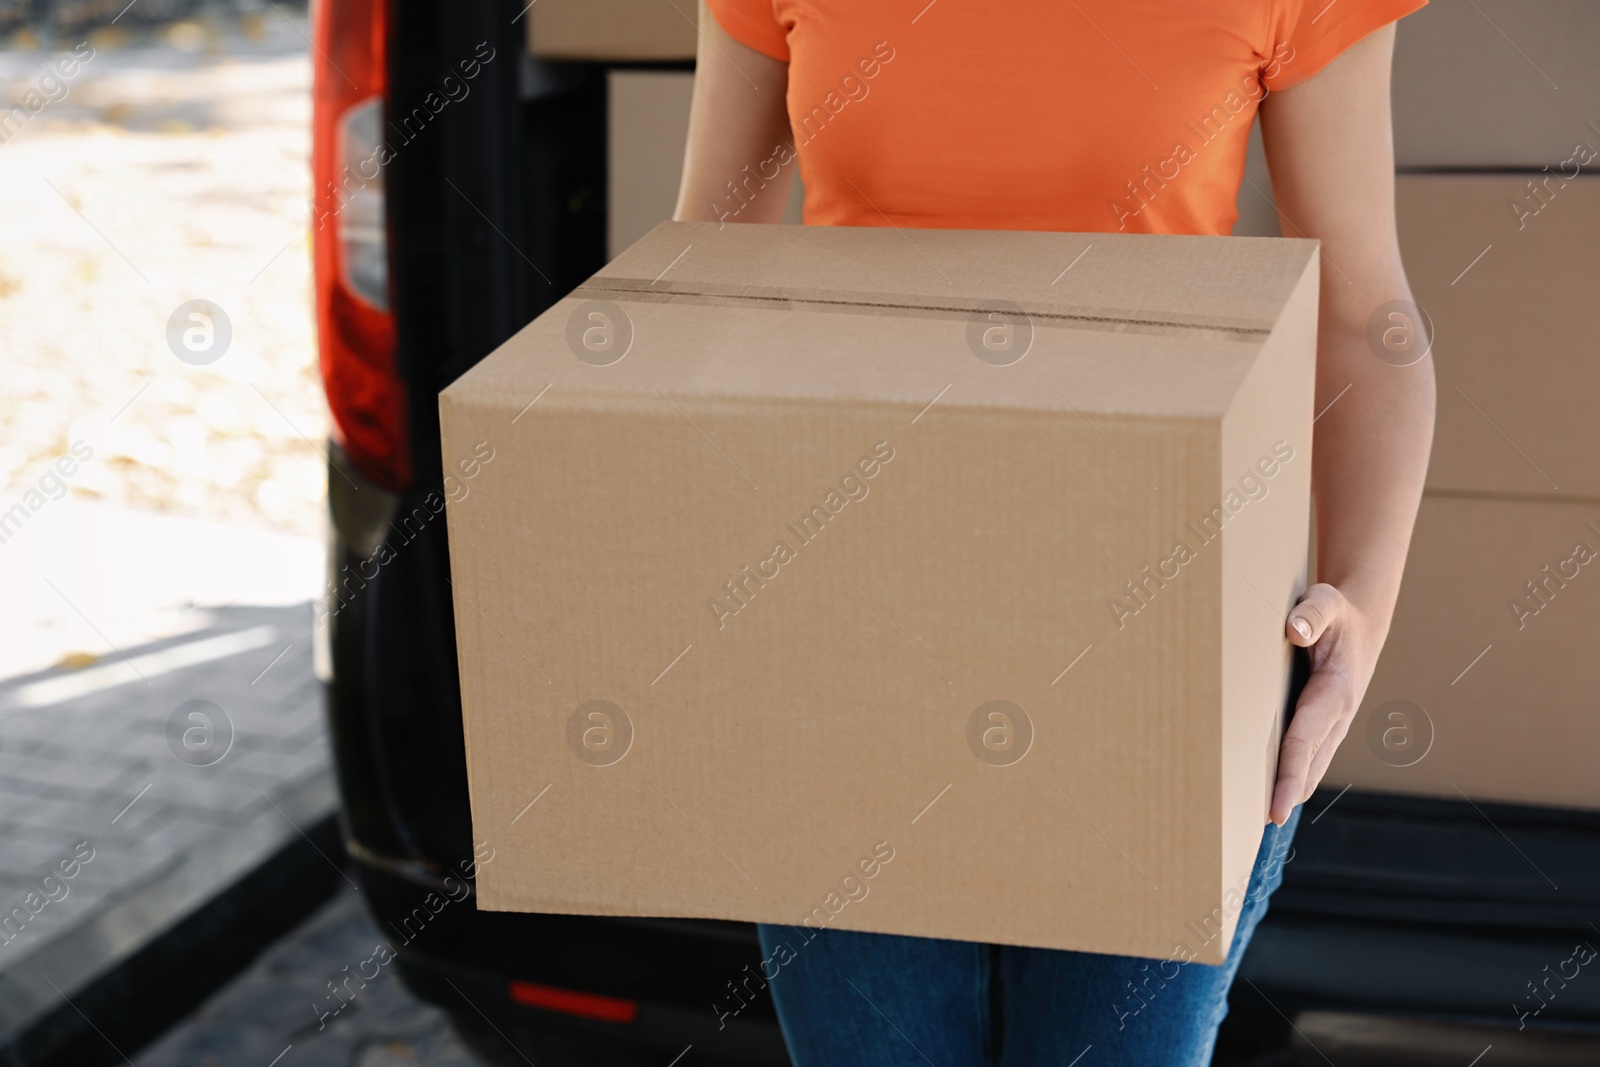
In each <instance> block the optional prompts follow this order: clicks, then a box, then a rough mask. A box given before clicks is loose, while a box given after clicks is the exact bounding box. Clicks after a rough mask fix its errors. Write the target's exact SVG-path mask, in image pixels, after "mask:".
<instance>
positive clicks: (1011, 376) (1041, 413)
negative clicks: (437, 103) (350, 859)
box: [440, 223, 1319, 962]
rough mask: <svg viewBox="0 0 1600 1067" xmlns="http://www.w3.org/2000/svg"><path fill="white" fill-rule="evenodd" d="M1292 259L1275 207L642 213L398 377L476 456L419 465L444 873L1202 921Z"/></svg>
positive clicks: (516, 889)
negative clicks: (1019, 214) (432, 369)
mask: <svg viewBox="0 0 1600 1067" xmlns="http://www.w3.org/2000/svg"><path fill="white" fill-rule="evenodd" d="M1069 268H1070V269H1069ZM1318 276H1319V264H1318V257H1317V255H1316V252H1315V249H1314V246H1313V245H1312V244H1311V243H1310V242H1307V241H1299V240H1282V239H1242V238H1240V239H1234V238H1211V237H1157V236H1124V235H1106V234H1091V235H1079V234H1045V233H986V232H961V231H933V230H917V231H905V232H903V233H902V232H897V231H895V230H892V229H887V228H884V229H876V228H867V229H855V228H834V227H819V228H810V227H790V226H756V225H730V226H726V227H722V228H719V227H718V226H716V225H715V224H699V223H665V224H662V225H661V226H659V227H657V228H656V229H654V230H653V231H651V232H650V233H649V234H648V235H647V236H645V237H644V238H643V239H642V240H640V241H639V242H638V243H637V244H635V245H633V246H632V247H631V248H629V249H628V250H627V251H626V252H624V253H623V254H622V255H621V256H620V257H619V258H617V259H616V260H615V261H614V262H613V263H612V264H610V265H609V266H608V267H606V268H605V269H604V270H602V271H601V272H600V273H599V274H597V275H596V276H594V277H593V278H592V279H590V280H589V281H588V282H587V283H585V284H584V285H583V286H581V287H579V289H578V290H576V291H575V292H574V293H572V294H571V295H570V296H569V297H567V298H566V299H564V300H562V301H561V302H560V303H558V304H557V305H555V306H554V307H553V308H551V309H550V310H549V311H547V312H546V313H545V314H543V315H541V316H540V317H539V318H538V319H536V320H535V321H534V322H532V323H531V324H529V325H528V326H527V327H525V328H524V329H523V330H522V331H521V332H519V333H518V334H517V335H516V336H515V337H513V338H512V339H511V340H509V341H508V342H506V344H505V345H503V346H502V347H501V348H500V349H498V350H497V351H496V352H494V353H493V354H491V355H490V356H489V357H487V358H486V359H484V360H483V361H482V362H480V363H479V364H478V365H477V366H475V367H474V368H472V369H471V370H470V371H468V372H467V373H466V374H465V375H463V376H462V377H461V378H460V379H459V380H458V381H456V382H455V383H454V384H452V385H451V386H450V387H449V388H448V389H446V390H445V391H444V393H443V394H442V395H441V397H440V413H441V419H442V432H443V448H444V455H445V458H446V462H447V464H449V463H450V461H451V459H452V457H455V456H457V455H463V456H466V455H472V454H475V453H474V449H481V447H483V446H485V445H486V446H487V447H489V448H492V449H493V450H494V454H495V457H496V458H495V459H494V462H493V464H492V465H485V466H484V468H483V470H482V472H481V473H480V474H479V476H478V479H479V480H478V482H477V483H476V485H475V489H474V492H473V493H472V494H471V495H470V496H469V497H465V498H463V499H461V500H460V501H457V502H453V503H452V504H451V505H450V508H449V531H450V547H451V560H452V581H453V584H454V589H455V617H456V627H457V640H458V645H459V654H460V663H461V684H462V697H463V702H464V714H465V724H466V735H467V747H468V772H469V779H470V784H471V794H472V805H473V821H474V831H475V833H476V835H477V837H478V839H480V840H487V841H489V842H490V843H491V844H492V845H493V846H494V847H495V849H496V855H497V858H496V861H495V863H494V864H493V865H490V866H485V867H484V868H483V869H482V870H481V872H480V876H479V880H478V892H479V903H480V906H482V907H485V908H490V909H495V910H527V911H539V912H556V913H579V914H601V915H645V916H651V915H653V916H685V917H709V918H723V919H737V920H762V921H768V922H776V923H792V924H795V925H796V926H797V927H799V928H801V929H804V928H806V927H810V928H817V927H819V926H831V927H836V928H848V929H860V930H877V931H887V932H894V933H904V934H917V935H928V936H939V937H955V938H969V939H976V940H987V941H996V942H1004V943H1012V944H1028V945H1040V946H1048V947H1055V948H1072V949H1085V950H1091V951H1098V952H1115V953H1127V954H1134V955H1145V956H1162V957H1167V956H1170V955H1171V954H1172V953H1173V951H1174V947H1175V946H1180V945H1186V946H1188V949H1189V951H1190V952H1192V958H1194V959H1197V960H1201V961H1207V962H1218V961H1220V960H1221V959H1222V958H1223V956H1224V953H1225V950H1226V947H1227V944H1228V941H1229V939H1230V938H1231V935H1232V930H1233V928H1234V924H1235V922H1236V919H1237V916H1238V909H1239V906H1240V904H1241V895H1242V893H1243V892H1244V889H1245V887H1246V884H1247V879H1248V875H1249V872H1250V869H1251V865H1252V861H1253V860H1254V857H1255V854H1256V850H1257V847H1258V845H1259V842H1260V839H1261V832H1262V827H1263V824H1264V822H1265V816H1266V809H1267V802H1268V797H1269V791H1270V788H1271V783H1272V780H1273V772H1274V768H1275V764H1276V756H1277V746H1278V741H1279V738H1280V736H1281V731H1282V728H1283V705H1284V698H1285V694H1286V692H1287V688H1288V678H1289V667H1290V650H1289V646H1288V644H1287V642H1286V641H1285V640H1284V637H1283V626H1284V613H1285V612H1286V611H1287V610H1288V608H1289V607H1290V606H1291V605H1292V604H1293V603H1294V601H1295V599H1296V597H1297V596H1298V594H1299V593H1300V592H1301V591H1302V590H1303V588H1304V583H1305V562H1306V539H1307V516H1308V492H1309V478H1310V469H1311V463H1310V460H1311V455H1310V444H1311V422H1312V417H1313V410H1312V409H1313V371H1314V359H1315V342H1316V311H1317V307H1316V304H1317V294H1318ZM485 479H487V480H485Z"/></svg>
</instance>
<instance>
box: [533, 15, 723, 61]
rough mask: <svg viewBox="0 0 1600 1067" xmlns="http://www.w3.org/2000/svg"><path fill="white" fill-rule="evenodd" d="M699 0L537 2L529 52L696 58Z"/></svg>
mask: <svg viewBox="0 0 1600 1067" xmlns="http://www.w3.org/2000/svg"><path fill="white" fill-rule="evenodd" d="M698 13H699V4H698V2H696V0H538V3H536V4H533V5H532V6H531V7H529V8H528V11H527V16H526V17H527V20H528V51H529V52H531V53H533V54H534V55H535V56H537V57H539V58H540V59H588V60H601V61H606V60H616V61H633V60H664V59H693V58H694V53H695V46H696V44H697V42H698V40H699V34H698V32H697V31H696V29H695V20H696V18H697V17H698Z"/></svg>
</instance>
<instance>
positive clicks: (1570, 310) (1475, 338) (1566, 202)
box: [1395, 138, 1600, 499]
mask: <svg viewBox="0 0 1600 1067" xmlns="http://www.w3.org/2000/svg"><path fill="white" fill-rule="evenodd" d="M1595 143H1596V146H1597V148H1600V138H1596V139H1595ZM1596 162H1597V163H1600V159H1597V160H1596ZM1531 177H1533V176H1516V177H1512V176H1503V175H1501V176H1489V175H1429V176H1422V175H1415V176H1405V175H1402V176H1401V177H1399V178H1398V179H1397V181H1396V189H1395V203H1396V209H1397V211H1398V220H1399V227H1400V246H1401V252H1402V254H1403V255H1404V257H1405V264H1406V274H1407V276H1408V277H1409V278H1410V280H1411V286H1412V291H1413V294H1414V295H1415V297H1416V300H1417V303H1418V304H1419V305H1421V307H1422V308H1423V309H1424V310H1425V311H1426V312H1427V314H1428V316H1429V317H1430V318H1431V319H1432V320H1433V327H1434V349H1433V354H1434V365H1435V368H1436V370H1437V372H1438V375H1439V407H1438V425H1437V429H1436V431H1435V435H1434V448H1433V458H1432V462H1431V465H1430V469H1429V472H1428V487H1429V488H1430V489H1439V490H1449V491H1471V492H1481V493H1508V494H1517V495H1522V496H1525V497H1530V498H1550V499H1558V498H1561V497H1569V496H1573V495H1577V496H1587V497H1594V496H1600V468H1597V466H1596V464H1595V462H1594V457H1595V456H1596V455H1600V419H1596V418H1595V415H1594V413H1595V410H1596V408H1597V407H1600V360H1596V359H1595V358H1594V352H1595V336H1594V333H1595V323H1594V318H1593V316H1592V315H1591V314H1588V313H1587V309H1588V308H1589V307H1590V306H1591V305H1592V304H1593V301H1594V293H1595V291H1596V288H1597V287H1600V258H1597V257H1596V255H1595V249H1596V248H1597V247H1600V177H1590V176H1582V177H1579V178H1576V179H1574V180H1570V181H1566V182H1565V183H1563V182H1561V181H1560V180H1557V179H1550V180H1549V184H1548V186H1547V187H1546V186H1544V185H1541V186H1540V195H1541V196H1542V197H1544V199H1542V200H1541V199H1538V198H1536V197H1535V196H1534V195H1533V194H1532V193H1530V192H1529V189H1528V181H1529V179H1530V178H1531ZM1519 204H1520V205H1522V210H1521V211H1518V210H1517V209H1516V208H1515V206H1514V205H1519ZM1480 257H1481V258H1480Z"/></svg>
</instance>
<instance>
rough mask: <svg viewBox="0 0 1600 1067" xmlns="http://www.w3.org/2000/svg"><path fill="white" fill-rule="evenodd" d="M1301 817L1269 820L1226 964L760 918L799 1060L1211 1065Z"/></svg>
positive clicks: (915, 1064) (877, 1064)
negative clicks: (1242, 962)
mask: <svg viewBox="0 0 1600 1067" xmlns="http://www.w3.org/2000/svg"><path fill="white" fill-rule="evenodd" d="M1299 822H1300V809H1299V808H1296V809H1295V812H1294V815H1293V817H1291V818H1290V819H1289V821H1288V822H1287V823H1285V824H1284V825H1283V826H1282V827H1281V828H1280V827H1276V826H1273V825H1271V824H1270V823H1269V824H1268V825H1267V828H1266V832H1265V834H1263V835H1262V839H1261V849H1260V851H1259V852H1258V853H1257V854H1256V865H1255V870H1254V872H1253V873H1252V874H1251V876H1250V888H1249V890H1248V891H1247V893H1246V894H1245V901H1244V903H1243V905H1242V907H1241V909H1240V913H1239V925H1238V928H1237V929H1236V930H1235V932H1234V935H1233V944H1232V945H1231V946H1230V948H1229V950H1228V959H1227V962H1226V963H1223V964H1221V965H1220V966H1210V965H1207V964H1203V963H1181V962H1179V960H1180V959H1181V957H1177V958H1174V959H1168V960H1154V959H1139V958H1136V957H1132V956H1102V955H1096V954H1094V953H1088V952H1060V951H1056V950H1053V949H1039V948H1014V947H1011V946H1007V945H984V944H979V943H977V942H973V941H943V940H936V939H932V938H922V937H900V936H897V935H892V934H863V933H856V932H854V931H850V930H821V931H813V930H810V929H797V928H795V927H792V926H766V925H763V926H762V927H761V928H760V930H761V949H762V955H763V956H764V957H766V958H772V957H773V955H774V953H775V952H776V951H777V948H778V946H779V945H780V944H787V945H788V946H789V948H790V952H787V953H784V954H783V958H785V959H787V960H788V962H786V963H785V964H784V965H783V966H782V967H781V968H780V969H779V970H778V972H777V973H776V974H775V975H773V976H772V978H771V982H770V985H771V988H772V999H773V1003H774V1004H775V1005H776V1006H777V1009H778V1021H779V1022H780V1023H781V1024H782V1025H783V1036H784V1040H785V1041H786V1042H787V1043H788V1046H789V1054H790V1056H791V1057H792V1058H793V1060H794V1064H795V1067H929V1065H930V1064H931V1065H932V1067H977V1065H981V1064H996V1065H1000V1067H1036V1065H1039V1067H1042V1065H1044V1064H1052V1065H1056V1067H1070V1065H1073V1064H1076V1065H1078V1067H1111V1065H1123V1064H1126V1065H1130V1067H1132V1065H1137V1067H1146V1065H1149V1067H1206V1065H1207V1064H1208V1063H1210V1061H1211V1048H1212V1045H1213V1044H1215V1043H1216V1039H1217V1027H1218V1026H1220V1025H1221V1024H1222V1018H1223V1016H1224V1015H1226V1014H1227V1011H1228V987H1229V986H1230V985H1232V984H1233V976H1234V975H1235V974H1236V973H1237V972H1238V970H1239V958H1240V957H1241V956H1242V955H1244V950H1245V946H1246V945H1248V944H1249V943H1250V935H1251V934H1252V933H1254V931H1255V928H1256V924H1257V923H1258V922H1260V921H1261V916H1262V915H1264V914H1265V913H1266V910H1267V898H1268V897H1269V896H1270V895H1271V893H1272V891H1273V890H1275V889H1277V888H1278V884H1279V883H1280V882H1282V881H1283V865H1284V863H1286V862H1288V860H1289V859H1291V858H1292V852H1291V850H1290V847H1289V843H1290V841H1291V840H1292V839H1293V837H1294V831H1295V827H1296V826H1298V825H1299ZM806 935H812V936H811V939H810V940H806ZM791 956H792V957H793V958H790V957H791ZM1079 1057H1081V1059H1080V1058H1079Z"/></svg>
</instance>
